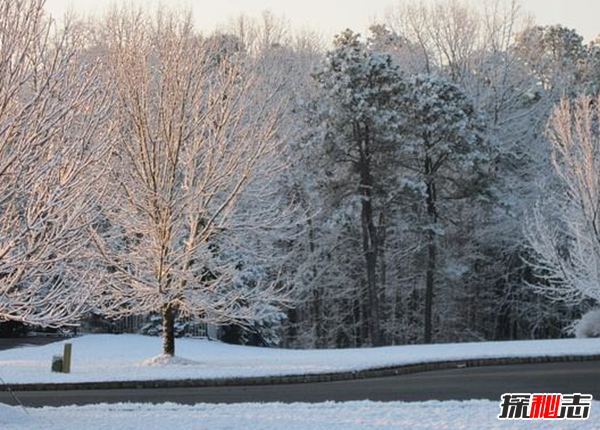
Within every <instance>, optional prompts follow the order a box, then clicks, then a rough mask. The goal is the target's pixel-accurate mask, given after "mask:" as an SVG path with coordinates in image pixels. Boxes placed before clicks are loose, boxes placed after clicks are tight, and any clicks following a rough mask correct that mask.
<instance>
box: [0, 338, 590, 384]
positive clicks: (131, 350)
mask: <svg viewBox="0 0 600 430" xmlns="http://www.w3.org/2000/svg"><path fill="white" fill-rule="evenodd" d="M71 342H72V343H73V364H72V369H71V372H72V373H70V374H60V373H52V372H50V362H51V358H52V355H55V354H60V353H62V348H63V346H62V343H54V344H50V345H45V346H35V347H33V346H29V347H22V348H17V349H10V350H6V351H1V352H0V376H1V377H2V378H4V379H5V380H6V382H8V383H13V384H18V383H31V382H84V381H85V382H89V381H125V380H127V381H131V380H151V379H187V378H196V379H201V378H227V377H246V376H266V375H291V374H304V373H326V372H343V371H348V370H359V369H369V368H376V367H383V366H392V365H400V364H408V363H421V362H427V361H442V360H461V359H468V358H490V357H526V356H542V355H548V356H557V355H569V354H586V355H587V354H600V340H598V339H562V340H537V341H515V342H481V343H460V344H438V345H410V346H392V347H382V348H363V349H343V350H282V349H276V348H257V347H248V346H234V345H227V344H224V343H221V342H215V341H208V340H204V339H177V343H176V352H177V355H178V357H180V358H178V360H176V361H175V362H171V363H169V365H165V361H164V360H163V359H162V358H161V357H156V355H157V354H158V353H159V352H160V351H161V340H160V339H159V338H156V337H147V336H139V335H86V336H83V337H79V338H75V339H72V340H71ZM153 357H154V358H153Z"/></svg>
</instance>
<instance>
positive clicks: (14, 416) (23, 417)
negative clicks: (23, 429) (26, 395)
mask: <svg viewBox="0 0 600 430" xmlns="http://www.w3.org/2000/svg"><path fill="white" fill-rule="evenodd" d="M29 421H30V419H29V416H28V415H27V413H26V412H25V411H24V410H23V409H22V408H20V407H13V406H8V405H5V404H3V403H0V429H7V428H9V426H12V425H17V424H24V423H29Z"/></svg>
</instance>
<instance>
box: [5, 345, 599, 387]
mask: <svg viewBox="0 0 600 430" xmlns="http://www.w3.org/2000/svg"><path fill="white" fill-rule="evenodd" d="M596 360H598V361H600V354H595V355H562V356H538V357H505V358H478V359H467V360H452V361H433V362H428V363H414V364H404V365H398V366H387V367H378V368H373V369H365V370H357V371H349V372H331V373H308V374H304V375H279V376H252V377H240V378H211V379H173V380H169V379H158V380H151V381H103V382H66V383H64V382H62V383H30V384H2V385H0V391H9V390H12V391H61V390H115V389H136V388H208V387H234V386H253V385H277V384H303V383H316V382H335V381H351V380H357V379H368V378H381V377H386V376H396V375H406V374H410V373H420V372H429V371H432V370H447V369H461V368H466V367H480V366H503V365H510V364H542V363H565V362H577V361H596Z"/></svg>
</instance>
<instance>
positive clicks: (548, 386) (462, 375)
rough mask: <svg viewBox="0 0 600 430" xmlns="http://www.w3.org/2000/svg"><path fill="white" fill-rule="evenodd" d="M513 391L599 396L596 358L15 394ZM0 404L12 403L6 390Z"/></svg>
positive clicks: (406, 397)
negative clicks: (325, 378) (281, 381)
mask: <svg viewBox="0 0 600 430" xmlns="http://www.w3.org/2000/svg"><path fill="white" fill-rule="evenodd" d="M507 392H517V393H531V392H536V393H585V394H592V395H593V396H594V398H595V399H600V362H598V361H589V362H579V363H550V364H525V365H509V366H486V367H473V368H467V369H452V370H440V371H434V372H425V373H415V374H411V375H401V376H394V377H387V378H373V379H363V380H356V381H341V382H327V383H310V384H289V385H265V386H251V387H214V388H168V389H137V390H130V389H124V390H84V391H81V390H78V391H37V392H16V393H15V394H16V395H17V396H18V398H19V399H20V400H21V402H23V403H24V404H25V405H28V406H34V407H35V406H43V405H49V406H60V405H71V404H77V405H83V404H89V403H118V402H149V403H162V402H176V403H184V404H194V403H202V402H206V403H238V402H275V401H278V402H286V403H288V402H322V401H327V400H335V401H350V400H367V399H368V400H375V401H393V400H402V401H421V400H468V399H490V400H498V401H500V395H501V394H503V393H507ZM0 402H1V403H9V404H13V405H14V404H15V401H14V399H13V398H12V397H11V395H10V394H9V393H7V392H0Z"/></svg>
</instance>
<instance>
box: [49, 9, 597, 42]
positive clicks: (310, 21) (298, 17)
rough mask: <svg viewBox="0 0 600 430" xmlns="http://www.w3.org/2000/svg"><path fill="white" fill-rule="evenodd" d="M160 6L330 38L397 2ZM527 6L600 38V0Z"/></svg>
mask: <svg viewBox="0 0 600 430" xmlns="http://www.w3.org/2000/svg"><path fill="white" fill-rule="evenodd" d="M46 1H47V2H46V9H47V10H48V11H49V12H50V13H52V14H53V15H55V16H60V15H62V14H63V13H64V12H65V11H67V10H68V9H69V8H72V9H74V10H75V11H78V12H82V13H90V12H91V13H97V12H102V11H103V10H106V9H107V8H108V7H109V6H110V5H111V4H114V3H131V4H135V5H142V4H147V5H149V6H151V5H156V4H158V3H159V2H158V1H155V0H46ZM408 1H412V0H408ZM415 1H418V0H415ZM448 1H450V0H448ZM160 4H163V5H169V6H170V5H174V6H177V5H182V6H186V7H191V8H192V9H193V12H194V16H195V18H196V21H197V23H198V27H199V28H200V29H202V30H203V31H210V30H212V29H214V27H215V26H216V25H218V24H223V23H225V22H227V20H228V19H229V18H231V17H234V16H236V15H238V14H239V13H242V12H244V13H247V14H250V15H257V14H260V12H262V11H264V10H267V9H268V10H271V11H272V12H274V13H275V14H276V15H285V17H286V18H287V19H288V20H289V21H290V22H291V24H292V25H293V27H295V28H303V27H309V28H312V29H315V30H318V31H320V32H321V33H323V34H324V35H326V36H327V37H329V36H331V35H333V34H335V33H337V32H339V31H340V30H342V29H344V28H347V27H350V28H352V29H355V30H357V31H361V32H364V31H365V29H367V28H368V26H369V24H370V23H371V21H372V20H373V18H374V17H377V16H380V15H381V14H382V13H383V11H385V9H386V8H387V7H388V6H390V5H393V4H394V0H174V1H173V0H162V1H160ZM521 4H522V5H523V9H524V10H525V11H528V12H530V13H532V14H533V15H534V16H535V18H536V21H537V22H538V23H540V24H558V23H560V24H563V25H565V26H567V27H571V28H575V29H576V30H577V31H578V32H579V33H580V34H581V35H582V36H584V38H585V39H586V40H591V39H595V38H596V36H598V35H599V34H600V19H599V17H600V0H521Z"/></svg>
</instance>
